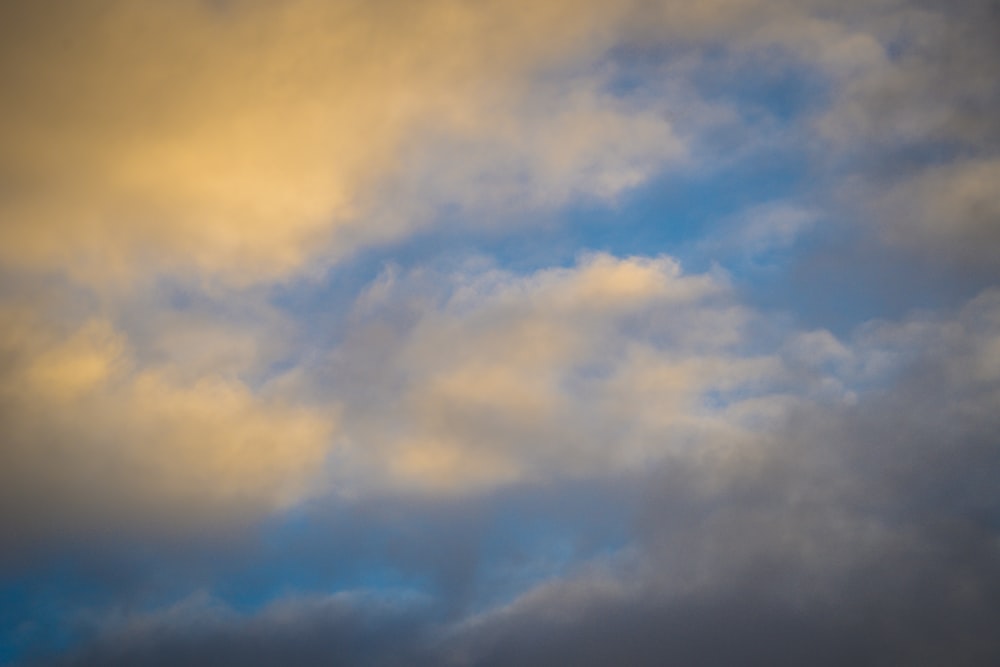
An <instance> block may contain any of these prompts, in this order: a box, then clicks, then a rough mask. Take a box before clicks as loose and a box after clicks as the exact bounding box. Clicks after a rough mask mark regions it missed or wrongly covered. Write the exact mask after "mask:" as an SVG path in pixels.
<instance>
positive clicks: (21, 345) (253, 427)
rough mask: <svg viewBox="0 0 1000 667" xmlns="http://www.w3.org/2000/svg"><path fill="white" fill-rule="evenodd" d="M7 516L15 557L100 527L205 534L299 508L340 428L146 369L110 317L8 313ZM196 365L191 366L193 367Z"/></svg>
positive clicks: (207, 379) (326, 416)
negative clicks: (220, 523) (62, 322)
mask: <svg viewBox="0 0 1000 667" xmlns="http://www.w3.org/2000/svg"><path fill="white" fill-rule="evenodd" d="M3 330H4V338H3V345H2V352H0V353H2V355H3V358H4V359H5V364H4V371H3V374H2V376H0V412H2V415H3V418H2V419H0V423H2V433H3V440H4V448H3V451H2V452H0V460H2V466H0V468H2V472H0V478H2V480H3V481H2V484H0V487H2V490H0V496H2V498H3V507H4V510H3V512H2V513H0V521H2V524H3V534H4V542H5V543H6V544H7V546H8V547H9V548H12V549H13V548H14V547H19V546H24V545H25V544H26V543H31V542H33V541H34V540H36V539H43V540H44V539H50V538H52V537H54V536H57V535H60V534H62V535H71V534H75V533H76V532H78V531H84V532H86V531H88V530H90V529H91V528H92V527H93V526H94V525H95V524H98V523H99V524H101V525H104V526H112V525H113V526H116V527H119V528H122V529H125V530H126V532H129V531H140V532H142V531H147V530H148V531H152V532H154V533H155V532H157V531H159V530H166V531H168V532H169V531H170V530H173V529H175V528H184V527H190V526H201V527H204V526H205V525H208V524H209V523H211V522H213V521H217V520H219V519H220V518H222V517H229V518H240V517H247V516H253V515H255V514H258V513H260V512H269V511H273V510H274V509H276V508H280V507H287V506H289V505H291V504H294V503H295V502H297V501H298V500H299V499H301V498H302V497H303V496H304V495H305V494H306V493H307V492H308V491H309V490H310V489H311V488H312V485H313V484H315V483H316V481H317V480H316V476H315V467H316V466H317V465H318V464H320V463H321V462H322V461H323V460H324V457H325V456H326V452H327V450H328V448H329V445H330V437H331V434H332V432H333V428H334V424H335V419H334V418H333V414H332V412H331V411H327V412H317V411H314V410H311V409H309V408H305V407H302V406H299V405H295V404H293V403H290V402H289V401H288V400H287V399H286V398H283V397H282V396H281V395H280V394H274V393H266V392H264V391H260V390H257V389H255V388H254V387H252V386H250V385H248V384H247V383H246V382H244V381H241V380H240V379H239V378H238V377H234V376H228V377H227V376H224V375H220V374H217V373H205V374H201V375H197V374H196V375H195V376H194V377H192V376H191V374H190V370H191V369H190V368H189V369H186V370H187V371H188V372H187V373H185V372H181V373H177V372H175V370H174V366H172V365H171V364H170V363H169V362H167V363H162V364H153V363H144V361H143V360H142V359H139V358H137V357H136V356H135V354H134V351H133V350H132V348H131V346H130V344H129V340H128V338H127V337H126V336H124V335H123V334H122V332H120V331H118V330H116V329H115V328H114V327H113V326H112V325H111V324H110V323H109V322H108V321H106V320H103V319H97V318H94V319H91V320H88V321H86V322H84V323H82V324H80V325H78V326H76V327H72V328H70V329H69V330H68V331H65V332H60V331H59V329H57V328H54V327H53V326H52V323H51V322H45V321H44V320H39V319H38V318H33V317H28V316H25V315H24V314H23V313H21V314H18V313H16V312H5V313H4V327H3ZM184 370H185V369H183V368H182V369H181V371H184Z"/></svg>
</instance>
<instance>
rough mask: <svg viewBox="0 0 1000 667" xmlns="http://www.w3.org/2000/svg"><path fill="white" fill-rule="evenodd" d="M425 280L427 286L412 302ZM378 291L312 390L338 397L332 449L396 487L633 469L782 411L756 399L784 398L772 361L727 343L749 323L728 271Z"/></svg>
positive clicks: (641, 267) (457, 282) (604, 262)
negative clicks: (337, 440) (324, 386)
mask: <svg viewBox="0 0 1000 667" xmlns="http://www.w3.org/2000/svg"><path fill="white" fill-rule="evenodd" d="M421 279H423V282H424V284H425V285H427V287H426V289H425V290H424V292H423V293H422V294H420V293H418V294H413V293H412V292H410V293H408V289H411V290H412V288H413V286H414V283H417V282H420V280H421ZM373 290H374V291H370V292H369V293H368V296H366V298H364V299H363V301H362V303H361V304H360V306H359V308H361V310H360V311H358V313H359V314H358V316H357V317H358V319H357V322H356V324H355V325H354V327H353V331H352V332H351V333H350V334H349V335H348V338H347V340H346V341H345V343H344V344H343V345H342V347H341V348H340V349H338V350H336V351H335V352H334V354H333V356H332V357H331V360H330V362H329V366H328V368H327V369H325V370H324V371H323V373H322V374H320V377H317V378H316V380H317V381H319V382H323V377H322V376H324V375H325V376H326V377H328V378H329V382H332V383H333V386H332V387H331V388H329V389H328V391H331V392H333V395H335V396H336V397H337V400H338V402H341V403H342V404H343V405H344V414H345V419H346V421H345V431H344V432H345V434H346V435H345V437H346V438H348V439H349V442H345V443H342V448H341V449H340V450H339V451H340V453H341V455H343V456H346V457H356V458H357V459H358V462H357V463H356V465H357V466H359V467H361V468H369V469H371V468H372V467H375V473H376V474H377V475H379V476H383V477H384V476H385V475H386V473H388V477H389V479H390V480H393V479H394V480H395V481H394V482H393V483H394V484H400V483H401V484H403V485H404V486H407V485H414V486H416V487H417V488H426V489H427V490H439V491H449V490H462V489H477V488H484V487H485V488H489V487H491V486H495V485H497V484H503V483H511V482H515V481H523V480H527V479H544V478H550V477H552V476H560V475H571V476H574V475H589V474H594V473H597V472H599V471H602V470H606V469H607V468H608V467H611V468H629V467H634V466H638V465H641V464H642V463H643V462H644V461H646V460H656V459H658V458H660V457H662V456H663V455H664V454H665V453H666V452H669V451H671V450H673V449H675V448H677V447H681V446H684V443H686V442H689V441H691V440H696V441H699V442H701V441H702V440H705V439H707V438H708V437H709V435H710V434H713V433H715V434H716V435H719V434H721V433H722V432H727V433H729V435H731V436H732V437H734V438H738V436H739V433H740V431H741V429H743V428H750V424H751V423H752V422H753V421H754V419H755V418H759V419H763V420H765V421H766V418H765V415H766V414H767V412H768V410H769V409H779V408H778V407H777V405H772V404H771V403H769V402H768V400H766V398H761V396H762V395H764V396H766V395H767V394H768V393H769V391H770V392H771V393H772V394H773V393H777V392H776V390H775V389H774V382H775V380H776V379H777V378H778V377H779V376H780V375H781V367H780V363H779V362H778V360H776V359H774V358H768V357H767V356H764V355H762V356H759V357H754V356H750V357H744V356H742V355H740V354H739V353H738V352H737V351H736V349H735V347H736V346H737V345H738V344H739V343H741V342H742V338H743V331H744V329H745V327H746V325H747V322H748V320H750V319H751V314H750V313H748V312H747V311H745V310H744V309H742V308H740V307H739V306H738V305H737V304H735V303H734V301H733V299H732V296H731V295H730V293H729V290H728V287H727V286H726V284H725V281H724V279H723V278H721V277H719V276H713V275H710V274H706V275H685V274H684V273H683V272H682V271H681V269H680V267H679V265H678V264H677V263H676V262H675V261H674V260H672V259H670V258H667V257H659V258H642V257H629V258H616V257H612V256H609V255H603V254H597V255H590V256H585V257H582V258H581V259H580V260H579V262H578V263H577V264H576V265H575V266H572V267H568V268H557V269H543V270H539V271H536V272H534V273H531V274H527V275H516V274H511V273H509V272H505V271H503V270H499V269H493V268H485V269H479V270H475V269H473V270H472V271H471V272H470V271H469V270H464V271H459V272H458V273H454V274H452V275H445V276H440V275H437V276H432V275H424V276H413V277H385V278H383V279H381V281H380V282H379V283H377V285H376V286H375V287H373ZM405 312H410V313H412V314H413V317H412V318H408V319H405V320H403V321H399V320H398V319H397V320H395V321H394V319H393V318H394V317H397V316H398V314H399V313H405ZM373 358H377V359H379V362H378V363H377V364H374V363H372V360H373ZM338 378H350V379H351V382H350V384H349V385H347V386H346V387H345V386H343V385H342V384H341V385H340V386H337V384H338V382H337V381H338ZM713 392H714V393H715V396H714V398H712V399H709V398H708V395H709V394H712V393H713ZM741 392H743V393H744V394H745V395H742V396H741V395H740V393H741ZM751 399H760V400H759V401H757V402H755V401H754V400H751ZM778 402H779V403H780V399H778ZM366 458H367V459H371V461H369V462H367V463H365V459H366ZM379 466H381V467H382V468H384V469H383V470H378V469H377V468H378V467H379ZM344 482H345V483H346V484H349V485H357V483H358V481H357V479H356V478H355V479H351V478H350V477H349V478H348V479H345V480H344Z"/></svg>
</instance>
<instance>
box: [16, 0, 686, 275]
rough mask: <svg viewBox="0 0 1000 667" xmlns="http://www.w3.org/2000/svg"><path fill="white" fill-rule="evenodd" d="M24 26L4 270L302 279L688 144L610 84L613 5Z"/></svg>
mask: <svg viewBox="0 0 1000 667" xmlns="http://www.w3.org/2000/svg"><path fill="white" fill-rule="evenodd" d="M4 13H5V19H4V20H3V22H2V23H3V25H4V35H5V37H4V40H3V42H4V54H5V55H4V57H3V61H4V67H3V70H2V75H0V76H2V79H0V86H2V89H3V90H4V97H5V98H6V99H8V100H10V101H11V104H12V107H11V109H10V113H8V114H5V120H4V123H3V124H2V126H0V133H2V134H0V141H2V143H3V145H4V146H5V151H4V159H3V163H2V173H3V174H4V181H5V183H6V184H7V185H6V187H5V191H6V195H5V197H4V203H3V209H2V215H3V217H4V219H5V220H6V221H7V222H6V223H5V225H4V226H3V232H2V233H3V247H4V248H5V249H6V250H5V252H4V254H3V261H4V263H6V264H10V265H14V266H21V267H28V268H42V269H48V270H63V271H68V272H70V273H71V274H72V275H76V276H77V277H79V278H83V279H86V280H89V281H96V282H108V281H113V282H120V281H121V280H123V279H130V278H134V276H135V274H136V272H137V271H140V270H143V271H146V270H150V269H154V270H155V269H159V270H165V271H172V272H179V273H183V272H185V271H190V270H192V269H193V270H196V271H199V272H202V273H205V274H207V275H209V276H212V275H218V276H222V277H223V278H224V279H226V280H228V281H230V282H236V283H247V282H255V281H258V280H267V279H273V278H280V277H283V276H287V275H289V274H290V273H295V272H298V271H300V270H302V269H303V268H304V267H305V266H306V265H307V264H309V262H310V261H311V260H314V259H317V255H319V258H320V259H323V258H326V259H329V258H336V257H339V256H342V255H343V254H344V253H345V252H349V251H351V250H353V249H355V248H357V247H358V246H359V244H366V243H372V242H377V241H380V240H384V239H386V238H391V237H395V236H397V235H399V234H400V233H402V232H403V231H405V230H407V229H412V228H413V226H414V225H417V224H420V223H422V222H425V221H426V209H427V208H428V207H429V206H432V205H434V204H438V205H453V204H454V203H456V202H457V203H458V204H468V205H470V206H473V207H475V206H476V205H478V206H480V207H484V208H485V207H486V205H488V208H490V209H491V210H493V211H494V212H496V207H497V206H504V207H508V208H518V207H523V206H525V205H527V206H534V205H542V206H544V205H551V204H553V203H556V204H558V203H562V202H564V201H566V200H567V198H568V197H570V196H571V195H580V194H582V195H585V196H586V195H591V196H594V197H597V198H607V197H614V196H615V195H617V194H618V193H619V192H621V191H622V190H623V189H626V188H628V187H631V186H634V185H635V184H637V183H638V182H640V181H642V180H644V179H645V178H646V177H648V175H649V174H650V173H651V172H652V170H654V169H655V168H657V167H658V166H660V165H661V164H663V163H664V161H667V160H670V159H674V158H676V157H677V156H678V155H679V153H680V151H681V143H680V141H679V140H678V139H677V138H676V137H675V136H674V134H673V132H672V131H671V128H670V124H669V122H668V121H667V119H666V117H665V115H664V114H663V113H662V112H661V111H658V110H657V109H655V108H649V107H644V106H642V104H641V103H632V102H629V101H627V100H618V99H616V97H615V96H614V95H612V94H611V93H609V92H607V91H606V90H604V87H603V86H602V82H601V79H600V77H599V76H596V75H591V74H589V73H588V63H591V62H592V61H593V59H594V58H595V57H597V56H599V55H600V54H601V53H602V51H604V50H606V49H607V48H609V47H610V46H611V45H612V44H613V42H614V40H613V33H614V30H615V28H614V26H615V25H616V24H617V23H618V16H619V14H621V13H622V10H618V9H615V8H611V7H607V8H602V6H599V5H589V6H587V7H585V8H584V10H583V11H578V10H577V7H576V6H575V5H574V4H573V3H547V4H546V6H545V8H544V9H540V10H539V11H536V12H532V13H531V14H530V15H525V14H523V13H522V12H521V11H520V10H519V8H518V7H517V6H516V3H509V2H490V3H487V4H482V5H478V6H477V7H476V9H475V11H473V10H472V9H471V8H470V7H467V6H465V5H463V4H462V3H454V2H449V1H442V2H434V3H430V4H422V5H419V6H412V5H409V4H406V3H383V4H381V5H379V6H378V7H373V6H371V5H370V4H368V3H354V2H348V3H337V4H336V5H330V4H328V3H320V2H311V1H308V0H303V1H300V2H294V3H283V4H282V5H280V6H278V5H273V6H272V5H267V4H264V3H227V4H225V5H217V4H216V5H213V4H211V3H203V2H196V1H190V2H182V3H169V4H163V3H156V2H146V3H140V4H135V3H109V4H107V5H101V6H99V7H98V6H86V7H84V6H81V7H75V8H66V7H62V6H59V5H57V4H52V3H48V4H47V3H42V4H38V5H33V6H32V7H31V8H24V7H12V6H8V7H5V8H4ZM570 59H572V60H570ZM567 63H568V64H567ZM560 67H569V68H570V69H569V72H568V74H569V76H570V78H569V80H568V81H563V79H565V76H563V75H559V74H558V72H559V68H560ZM546 72H548V73H547V74H546ZM539 76H549V77H550V78H552V79H554V81H555V82H556V85H555V86H540V85H535V84H534V83H533V82H534V81H535V80H537V78H538V77H539ZM456 164H458V165H461V166H460V167H458V168H456V167H455V166H454V165H456ZM470 165H474V166H472V167H471V168H470ZM431 173H434V174H435V175H436V177H435V178H433V179H430V180H428V176H429V175H430V174H431ZM387 198H391V199H392V200H393V202H394V204H393V206H392V207H389V206H386V205H385V204H383V203H381V202H382V201H383V200H385V199H387ZM421 210H424V212H423V213H422V212H421ZM401 211H408V212H407V213H406V214H402V213H401ZM318 248H322V249H323V251H322V252H319V253H318V252H317V249H318Z"/></svg>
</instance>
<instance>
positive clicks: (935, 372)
mask: <svg viewBox="0 0 1000 667" xmlns="http://www.w3.org/2000/svg"><path fill="white" fill-rule="evenodd" d="M998 305H1000V302H998V300H997V295H996V294H995V293H994V292H987V293H984V294H982V295H980V296H979V297H977V298H975V299H973V300H972V301H970V302H969V303H967V304H966V305H965V306H964V307H962V308H961V309H960V310H958V311H956V312H953V313H951V314H950V315H949V316H942V315H915V316H912V317H909V318H906V319H905V320H902V321H898V322H882V323H873V324H871V325H868V326H865V327H862V328H860V329H859V330H858V331H856V332H855V335H854V336H852V338H851V341H850V343H849V345H847V344H844V343H839V344H833V343H831V341H830V340H829V339H828V337H825V336H821V335H819V334H812V335H809V336H808V337H806V339H805V340H804V341H803V343H802V345H801V346H798V345H797V346H796V347H798V348H800V350H799V353H802V350H803V349H812V348H816V347H819V348H822V350H824V351H825V352H824V354H823V355H821V356H825V357H829V356H830V353H831V351H832V354H833V356H835V357H837V358H840V359H842V360H843V361H844V365H843V366H841V367H840V368H839V370H838V371H837V374H838V376H839V377H840V378H841V379H842V380H843V381H844V382H855V383H862V380H870V379H871V378H872V376H873V375H877V376H878V377H879V378H880V382H879V384H878V385H877V386H873V387H869V388H865V389H860V391H862V393H863V400H860V401H858V402H857V403H853V404H845V403H843V402H839V401H834V400H830V399H829V397H824V396H817V397H815V398H813V399H811V400H809V401H804V402H800V403H799V404H797V405H796V406H794V407H793V408H792V409H791V410H789V411H788V413H787V414H786V416H785V418H784V419H782V420H781V421H780V423H779V424H777V425H775V426H774V427H773V428H771V429H769V430H768V432H766V433H763V434H758V436H757V437H755V438H750V439H747V440H745V441H744V442H743V444H742V447H741V451H740V452H739V454H738V463H739V464H738V465H732V463H733V461H732V459H729V460H722V459H718V458H713V457H711V456H705V455H704V452H703V451H701V450H699V449H697V448H691V449H687V450H683V451H675V452H673V454H672V455H671V456H670V457H669V458H668V459H665V460H663V461H661V462H659V463H656V464H651V465H650V466H648V467H647V468H645V469H644V470H642V471H633V472H632V473H631V474H628V475H625V476H623V477H619V478H617V480H616V481H614V482H613V485H624V486H628V487H632V488H636V489H639V496H640V497H641V500H640V502H639V503H638V505H636V506H635V508H634V513H633V512H631V511H630V513H629V514H630V517H631V518H630V520H629V522H628V527H627V530H628V534H629V540H628V541H627V542H626V544H625V546H623V547H621V548H619V549H618V550H616V551H615V552H613V553H611V554H607V553H605V554H602V555H599V556H596V557H592V558H591V559H590V560H589V561H587V562H584V563H582V564H581V563H577V564H576V566H575V567H574V568H573V569H572V570H571V571H569V572H568V573H565V574H563V575H561V576H557V577H553V578H550V579H549V580H547V581H545V582H543V583H541V584H538V585H535V586H531V587H529V589H528V590H527V591H526V592H524V593H522V594H521V595H519V596H517V597H516V598H515V599H513V600H512V601H509V602H504V603H501V604H499V605H491V606H489V607H488V608H487V609H485V610H482V609H473V610H472V611H471V613H470V612H468V611H463V609H467V608H463V607H459V612H458V613H455V611H454V610H451V609H449V608H448V605H447V604H442V601H441V600H440V599H438V600H437V602H428V601H427V599H426V598H421V597H420V596H417V597H414V596H413V594H403V596H402V598H400V599H401V600H402V601H403V602H405V601H406V600H410V601H417V602H420V601H421V600H423V603H421V604H425V605H429V606H421V605H420V604H417V605H416V607H414V606H413V605H407V604H402V605H401V604H389V605H388V606H386V605H385V604H384V603H376V604H374V605H373V603H372V601H371V600H369V599H368V598H365V597H364V596H362V597H356V596H349V595H348V596H335V597H334V598H331V599H329V600H326V599H321V598H316V599H303V598H300V597H291V598H288V599H287V600H284V601H281V602H275V603H272V604H270V605H267V606H265V607H263V608H262V609H261V610H259V611H257V612H253V613H251V614H247V613H243V612H238V611H235V610H233V609H231V608H229V607H227V606H226V605H225V604H223V603H221V602H216V603H214V604H212V605H209V604H206V601H205V600H204V599H202V600H201V602H198V601H197V600H194V601H190V600H189V601H188V602H186V603H183V604H181V605H178V606H176V607H173V608H168V609H164V610H161V611H159V612H155V613H152V614H145V615H142V614H137V615H126V616H124V617H122V616H115V615H114V614H112V615H111V616H110V617H108V618H110V619H111V620H110V621H109V620H107V618H106V619H105V622H104V625H103V626H102V627H103V630H102V631H101V632H100V634H99V639H98V640H97V641H96V642H94V643H93V644H90V645H89V646H87V647H85V648H83V649H81V650H80V651H78V652H77V653H76V654H75V655H76V657H75V658H73V659H71V660H69V661H68V662H67V663H66V664H119V663H122V664H125V663H128V664H139V665H144V664H161V662H160V661H162V660H165V659H166V657H165V656H170V657H172V658H176V657H177V656H184V657H185V659H186V660H190V661H191V664H196V665H197V664H213V662H216V663H217V662H218V661H219V660H225V659H229V660H235V659H237V657H240V656H245V657H246V659H247V660H250V661H251V662H250V664H255V663H253V662H252V660H257V661H259V663H260V664H278V662H279V661H281V660H283V659H286V655H287V652H288V651H291V652H292V654H293V655H295V656H296V658H297V659H298V660H299V661H300V664H304V665H311V664H324V661H329V660H330V659H335V658H337V657H343V656H344V655H349V656H351V658H350V661H351V662H352V664H369V662H372V663H373V664H396V662H397V661H399V662H405V663H406V664H418V665H419V664H446V665H494V664H495V665H504V664H512V663H517V664H526V665H535V664H538V665H545V664H552V662H553V661H560V660H565V659H569V660H572V661H574V662H576V663H578V664H581V665H589V664H594V665H601V664H608V663H609V662H615V661H619V660H625V661H627V662H629V664H637V665H646V664H649V665H653V664H662V663H663V661H664V660H665V659H676V660H679V661H683V662H685V663H686V664H695V665H714V664H727V663H731V662H734V661H741V662H750V663H754V664H756V663H764V662H767V663H769V664H779V665H785V664H787V665H792V664H802V663H803V662H810V663H817V664H831V665H832V664H842V663H843V662H844V661H853V662H856V663H859V664H895V663H899V662H906V663H912V664H927V665H934V664H941V663H945V662H947V663H949V664H960V665H981V664H991V663H992V662H993V661H995V660H996V658H997V656H998V655H1000V645H998V643H997V641H996V639H994V638H993V634H994V633H992V632H991V629H992V627H994V626H995V624H996V622H997V621H998V609H1000V604H998V602H1000V587H998V583H997V582H998V581H1000V571H998V569H997V549H998V543H997V540H996V535H995V526H996V519H997V516H996V507H997V505H998V500H1000V499H998V497H997V491H996V488H995V484H993V478H994V476H995V472H996V470H997V468H998V465H1000V457H998V453H997V450H996V446H995V445H996V443H995V437H994V435H993V434H995V432H996V428H997V427H998V423H997V419H998V417H997V415H1000V410H998V409H997V408H998V407H1000V402H998V401H1000V394H998V393H997V392H998V387H1000V369H998V368H997V367H996V363H995V361H996V349H995V348H996V341H997V339H998V336H1000V319H998V316H1000V309H998ZM824 339H825V340H824ZM886 349H891V350H893V351H895V352H896V355H895V356H893V357H892V358H890V359H888V360H886V359H885V351H886ZM848 357H849V358H848ZM873 358H877V359H880V361H879V362H878V363H874V364H873V363H872V362H871V361H870V360H871V359H873ZM593 491H594V492H597V490H596V488H595V489H593ZM602 493H603V491H602ZM603 497H604V498H605V500H606V501H614V502H620V501H621V498H622V497H621V496H617V495H615V494H607V493H604V495H603ZM571 498H572V497H571ZM569 502H570V507H572V506H573V503H578V506H581V507H582V506H583V505H582V504H579V503H580V501H579V499H577V500H572V499H571V500H570V501H569ZM369 518H370V517H369ZM582 522H583V523H584V524H586V523H587V520H586V519H582ZM456 526H458V527H456ZM451 530H452V531H453V532H457V535H456V536H455V537H454V539H458V540H462V539H476V535H477V534H478V532H479V531H481V530H483V527H482V526H480V525H478V524H476V525H472V524H464V525H463V524H461V523H459V524H452V528H451ZM466 531H468V532H466ZM411 556H412V554H411ZM437 556H438V558H440V559H441V562H440V563H439V565H441V566H443V567H445V568H448V567H454V566H455V562H454V560H453V559H454V558H455V555H454V553H452V552H451V551H450V550H444V551H441V552H438V554H437ZM397 594H398V593H397ZM376 602H377V601H376ZM436 605H441V606H436ZM414 609H415V610H416V611H414ZM392 610H395V611H392ZM387 612H391V613H387ZM357 619H364V621H363V622H360V623H359V622H358V621H357ZM250 637H253V638H254V639H253V640H252V641H253V642H254V645H255V646H257V649H256V651H255V652H254V653H253V654H252V655H245V653H244V649H245V647H246V645H247V644H248V642H251V639H250ZM389 637H392V639H391V640H390V639H388V638H389ZM320 638H325V639H320ZM345 638H346V639H345ZM369 640H370V641H369ZM220 656H221V657H220ZM116 661H117V662H116ZM60 664H61V663H60Z"/></svg>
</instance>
